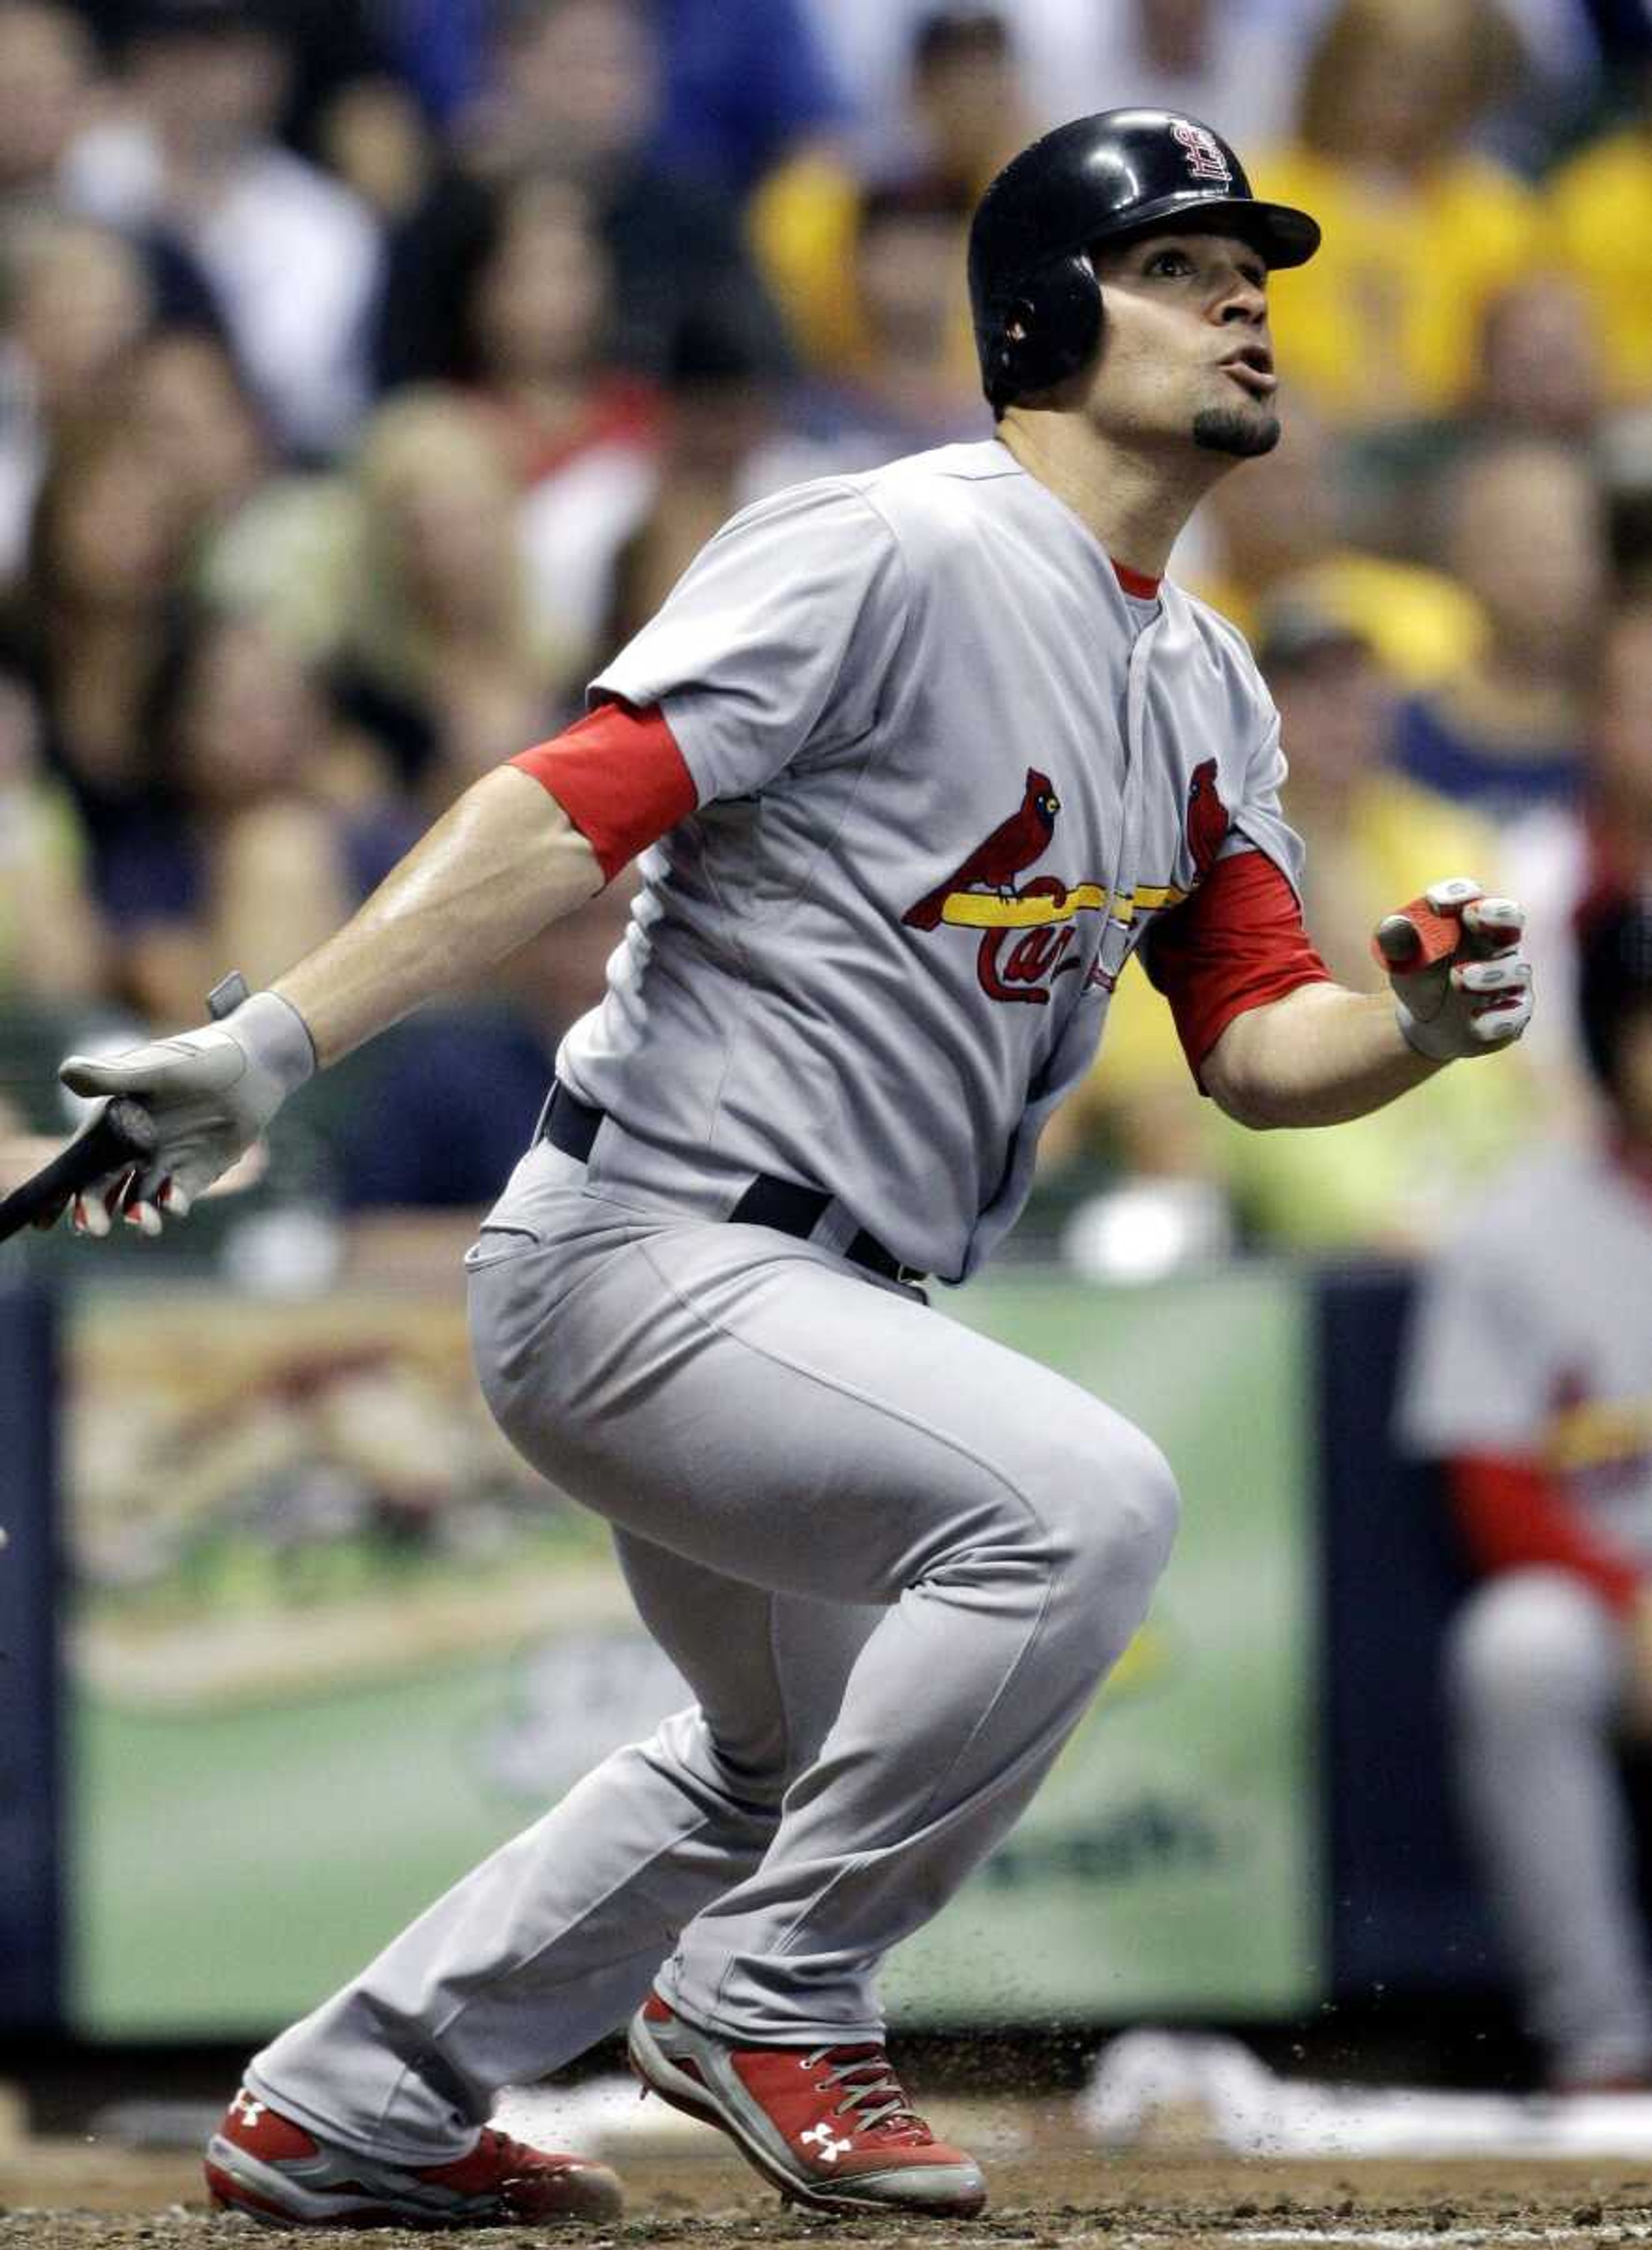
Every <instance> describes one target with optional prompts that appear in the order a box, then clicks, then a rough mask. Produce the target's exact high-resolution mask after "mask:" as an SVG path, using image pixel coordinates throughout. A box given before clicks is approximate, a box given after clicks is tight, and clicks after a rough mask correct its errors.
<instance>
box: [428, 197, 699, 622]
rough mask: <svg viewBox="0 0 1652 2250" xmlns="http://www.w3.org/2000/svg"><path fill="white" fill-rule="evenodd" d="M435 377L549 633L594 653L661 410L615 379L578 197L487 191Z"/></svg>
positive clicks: (605, 282)
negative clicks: (450, 395)
mask: <svg viewBox="0 0 1652 2250" xmlns="http://www.w3.org/2000/svg"><path fill="white" fill-rule="evenodd" d="M486 196H487V203H486V207H485V209H483V210H479V217H485V220H486V224H479V226H478V227H477V229H476V231H475V234H474V236H473V240H472V242H471V245H470V251H469V256H468V259H467V264H466V267H465V269H464V270H462V271H460V272H456V273H454V275H453V321H452V327H451V331H450V334H449V335H448V337H447V339H446V343H447V349H446V359H445V362H444V364H443V367H442V369H441V372H442V373H443V375H444V376H446V377H447V378H448V379H450V380H452V381H453V382H454V383H461V384H463V385H465V386H466V387H467V390H469V392H470V395H471V396H472V397H473V399H474V400H475V401H476V403H477V405H478V407H479V409H480V411H481V412H482V415H483V417H484V418H485V419H486V420H487V422H488V424H490V426H491V427H492V429H493V431H494V435H495V437H496V438H497V439H498V440H499V443H500V445H501V448H502V449H503V451H504V453H505V455H506V458H507V459H508V461H509V464H510V466H511V468H512V471H513V473H514V474H515V478H516V480H517V482H518V484H519V485H520V486H521V487H522V490H523V492H524V493H525V494H526V495H529V504H528V506H527V507H526V510H525V512H524V517H523V525H524V532H525V535H526V537H527V539H528V542H529V549H530V552H531V554H532V556H533V563H534V569H535V573H536V578H537V580H538V581H539V583H543V585H545V586H547V587H549V588H554V589H555V590H556V602H557V615H558V620H559V623H561V624H562V625H563V626H564V628H565V630H566V631H567V632H569V633H570V635H571V636H572V637H574V638H577V639H579V640H581V641H584V642H586V643H590V642H591V641H593V640H594V638H595V635H596V632H597V630H598V625H600V622H601V619H602V617H603V613H604V611H605V607H606V604H607V599H608V592H609V585H610V578H611V573H612V564H613V556H614V552H615V550H616V549H617V548H618V547H619V543H620V542H621V541H622V540H623V539H624V538H625V537H626V535H627V534H628V533H629V532H630V531H631V530H632V528H634V526H635V524H636V522H637V520H638V517H639V514H640V512H641V510H642V508H643V507H646V504H647V500H648V496H649V494H650V493H651V492H652V491H653V483H654V475H655V460H656V458H657V455H658V452H659V449H660V433H661V422H662V418H663V416H664V412H665V406H666V402H665V398H664V396H663V394H662V392H661V390H660V386H659V385H658V384H657V383H654V382H653V381H652V380H651V379H650V378H648V377H647V376H641V375H638V374H633V373H630V372H627V371H626V370H625V369H620V368H618V367H616V366H615V365H614V364H613V363H612V359H611V357H610V355H609V346H610V340H611V338H612V333H613V327H614V312H615V307H614V302H613V276H612V266H611V263H610V259H609V256H608V252H607V249H606V247H605V245H604V243H603V241H602V239H601V237H600V236H599V235H598V232H597V231H596V229H595V225H594V217H593V213H592V211H591V200H590V197H588V196H587V195H586V193H585V192H584V190H583V189H581V188H580V187H578V186H577V185H576V184H575V183H573V182H572V181H567V180H558V179H554V178H547V177H545V176H543V175H540V174H532V173H530V174H528V175H526V176H523V177H522V179H520V180H516V181H513V182H509V183H501V185H499V186H497V187H490V188H489V189H488V190H487V191H486Z"/></svg>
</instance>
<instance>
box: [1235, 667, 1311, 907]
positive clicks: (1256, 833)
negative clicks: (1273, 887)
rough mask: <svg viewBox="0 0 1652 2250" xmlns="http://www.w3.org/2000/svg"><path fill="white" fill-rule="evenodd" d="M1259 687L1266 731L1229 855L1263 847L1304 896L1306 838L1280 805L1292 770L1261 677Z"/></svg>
mask: <svg viewBox="0 0 1652 2250" xmlns="http://www.w3.org/2000/svg"><path fill="white" fill-rule="evenodd" d="M1256 686H1257V691H1258V694H1260V696H1261V713H1260V719H1261V731H1260V734H1259V735H1258V738H1257V744H1256V748H1255V749H1254V750H1253V751H1252V753H1251V756H1250V758H1249V760H1248V763H1247V765H1246V768H1245V782H1244V791H1243V794H1242V796H1241V798H1240V802H1239V807H1238V810H1237V811H1235V812H1234V818H1233V826H1232V829H1231V831H1230V832H1229V835H1228V838H1227V843H1226V845H1224V846H1223V852H1224V854H1225V855H1226V856H1228V857H1232V856H1233V855H1234V853H1236V852H1244V851H1247V850H1255V851H1257V852H1261V853H1263V854H1264V855H1265V857H1267V858H1268V859H1271V860H1272V862H1273V864H1274V865H1275V867H1277V868H1278V870H1279V872H1280V873H1281V874H1282V876H1283V877H1284V879H1285V880H1286V881H1287V882H1288V883H1289V886H1290V887H1291V889H1292V890H1293V891H1294V892H1296V894H1297V895H1298V896H1299V897H1300V895H1301V893H1302V869H1303V845H1302V839H1301V837H1300V836H1298V835H1297V833H1296V830H1295V829H1294V828H1293V827H1292V826H1291V825H1290V823H1289V821H1288V820H1287V819H1286V818H1285V816H1284V814H1283V813H1282V811H1280V808H1279V792H1280V790H1281V789H1282V787H1283V785H1284V781H1285V776H1286V773H1287V770H1288V769H1287V766H1286V763H1285V751H1284V745H1283V743H1282V742H1281V740H1280V726H1279V714H1278V712H1277V711H1275V708H1274V704H1273V698H1272V697H1271V696H1270V695H1268V694H1267V691H1266V690H1265V689H1264V688H1262V687H1261V681H1260V680H1259V681H1258V682H1257V683H1256Z"/></svg>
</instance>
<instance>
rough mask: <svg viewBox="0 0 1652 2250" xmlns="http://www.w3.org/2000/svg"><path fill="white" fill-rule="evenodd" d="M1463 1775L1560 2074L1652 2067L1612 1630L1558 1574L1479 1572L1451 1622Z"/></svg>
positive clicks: (1619, 1667) (1501, 1907) (1532, 2013)
mask: <svg viewBox="0 0 1652 2250" xmlns="http://www.w3.org/2000/svg"><path fill="white" fill-rule="evenodd" d="M1446 1676H1447V1689H1448V1697H1449V1702H1450V1708H1451V1718H1452V1725H1453V1731H1454V1736H1455V1750H1456V1764H1457V1775H1458V1781H1459V1785H1460V1788H1461V1791H1462V1800H1463V1805H1464V1809H1465V1811H1466V1812H1467V1815H1468V1819H1469V1830H1470V1832H1471V1835H1472V1838H1473V1841H1474V1843H1475V1846H1476V1852H1477V1854H1478V1857H1479V1860H1480V1862H1481V1866H1482V1868H1483V1873H1484V1874H1485V1876H1486V1879H1487V1881H1488V1882H1489V1884H1490V1890H1491V1895H1492V1900H1493V1902H1494V1905H1495V1907H1496V1912H1497V1917H1498V1922H1499V1924H1500V1926H1501V1929H1502V1930H1503V1936H1504V1938H1505V1940H1506V1942H1507V1943H1508V1946H1509V1949H1510V1954H1511V1956H1512V1959H1513V1963H1514V1967H1515V1970H1516V1972H1517V1976H1518V1977H1519V1979H1520V1984H1521V1988H1522V1993H1523V1997H1524V2003H1525V2012H1526V2017H1527V2020H1528V2026H1529V2028H1530V2029H1531V2032H1532V2033H1534V2035H1535V2036H1536V2037H1537V2038H1538V2039H1540V2040H1541V2041H1542V2042H1543V2044H1544V2046H1545V2048H1546V2049H1547V2051H1548V2055H1549V2064H1550V2070H1551V2074H1552V2076H1553V2077H1554V2078H1555V2079H1556V2080H1557V2081H1565V2080H1576V2081H1587V2080H1592V2079H1600V2078H1610V2077H1614V2076H1620V2075H1631V2074H1640V2073H1642V2072H1645V2071H1646V2070H1647V2069H1649V2067H1652V1990H1649V1984H1648V1976H1647V1957H1646V1944H1645V1939H1644V1936H1643V1935H1642V1929H1641V1915H1640V1907H1639V1903H1638V1901H1637V1900H1636V1897H1635V1863H1634V1853H1633V1850H1632V1847H1631V1842H1630V1836H1629V1827H1628V1812H1627V1808H1626V1807H1625V1805H1624V1802H1623V1791H1622V1784H1621V1780H1620V1777H1619V1775H1618V1771H1617V1768H1616V1764H1615V1762H1614V1757H1613V1754H1612V1738H1613V1735H1614V1730H1615V1729H1616V1727H1617V1724H1618V1721H1619V1715H1620V1712H1621V1707H1622V1698H1623V1690H1624V1684H1625V1678H1626V1665H1625V1655H1624V1649H1623V1638H1622V1628H1621V1626H1620V1625H1619V1624H1618V1622H1617V1620H1616V1619H1615V1618H1614V1617H1613V1616H1612V1614H1611V1612H1609V1611H1608V1610H1607V1607H1606V1606H1605V1605H1604V1604H1603V1603H1602V1602H1600V1600H1599V1599H1597V1598H1596V1597H1595V1596H1594V1595H1593V1593H1591V1592H1590V1591H1589V1589H1588V1588H1587V1587H1586V1586H1585V1585H1584V1584H1581V1582H1580V1581H1579V1579H1577V1578H1575V1577H1573V1576H1572V1575H1571V1574H1570V1573H1569V1572H1567V1571H1565V1570H1510V1571H1508V1572H1506V1573H1503V1574H1501V1575H1499V1576H1497V1577H1493V1578H1490V1579H1488V1580H1487V1581H1486V1582H1485V1584H1483V1585H1482V1586H1481V1587H1480V1588H1479V1589H1478V1590H1477V1591H1476V1592H1475V1593H1474V1594H1473V1595H1472V1596H1470V1598H1469V1600H1468V1601H1467V1602H1466V1603H1465V1604H1464V1605H1463V1607H1462V1610H1461V1611H1459V1612H1458V1614H1457V1616H1456V1618H1455V1619H1454V1620H1453V1624H1452V1628H1451V1635H1450V1639H1449V1641H1448V1646H1447V1674H1446Z"/></svg>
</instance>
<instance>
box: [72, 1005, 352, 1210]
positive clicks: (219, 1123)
mask: <svg viewBox="0 0 1652 2250" xmlns="http://www.w3.org/2000/svg"><path fill="white" fill-rule="evenodd" d="M314 1070H315V1048H314V1046H312V1045H311V1043H310V1035H309V1032H308V1028H307V1027H306V1025H305V1022H304V1018H302V1017H301V1015H300V1014H299V1012H298V1011H297V1009H296V1008H294V1007H292V1006H290V1005H289V1004H287V1001H285V1000H283V999H282V998H280V996H279V995H278V994H276V993H274V992H254V993H253V994H252V997H251V998H250V999H248V1000H244V1001H243V1002H242V1003H241V1004H240V1006H239V1007H238V1008H237V1009H236V1010H235V1011H233V1013H232V1014H231V1015H228V1016H225V1018H224V1019H223V1020H222V1022H220V1023H213V1024H206V1025H203V1026H202V1028H201V1029H200V1030H199V1031H197V1032H179V1034H178V1035H177V1037H176V1039H156V1040H153V1041H151V1042H150V1044H149V1046H141V1047H128V1050H127V1051H126V1053H124V1054H118V1055H111V1056H109V1057H107V1058H106V1059H101V1060H100V1059H98V1058H97V1057H95V1056H93V1055H79V1054H75V1055H70V1056H69V1057H68V1059H67V1060H66V1062H65V1063H64V1064H63V1066H62V1068H61V1069H60V1070H59V1073H58V1075H59V1078H60V1079H61V1080H63V1083H64V1084H65V1085H66V1087H69V1088H70V1089H71V1091H72V1092H73V1093H75V1094H106V1095H107V1096H108V1097H109V1098H110V1099H113V1098H114V1096H115V1095H117V1094H128V1095H130V1096H131V1097H132V1098H133V1099H134V1100H135V1101H140V1102H142V1105H143V1107H144V1108H145V1109H147V1110H148V1111H149V1115H150V1116H151V1117H152V1118H153V1119H154V1120H155V1123H156V1131H157V1135H158V1139H157V1142H156V1150H155V1155H154V1157H153V1159H152V1161H151V1162H150V1163H149V1164H147V1165H146V1166H144V1167H143V1168H142V1170H137V1171H133V1170H128V1171H124V1172H112V1173H110V1174H109V1176H108V1177H107V1178H106V1179H102V1180H95V1181H93V1183H92V1184H91V1185H90V1186H88V1187H87V1188H86V1190H85V1191H83V1192H82V1193H81V1194H80V1195H79V1197H76V1199H75V1204H74V1218H73V1225H74V1230H75V1232H76V1233H77V1234H93V1235H98V1236H102V1235H106V1234H107V1232H109V1229H110V1226H111V1225H112V1224H113V1223H114V1215H115V1213H116V1211H120V1212H121V1213H122V1214H123V1215H124V1217H125V1218H126V1219H127V1221H128V1224H129V1225H134V1226H137V1227H141V1228H142V1231H143V1232H144V1233H145V1234H158V1233H159V1232H161V1216H162V1212H164V1213H165V1214H166V1216H167V1217H168V1218H187V1217H188V1216H189V1212H190V1206H191V1205H192V1204H194V1202H195V1200H196V1198H197V1196H199V1195H201V1194H203V1193H204V1191H205V1190H206V1189H208V1188H209V1187H211V1184H212V1183H213V1181H214V1180H215V1179H217V1178H218V1176H219V1175H220V1173H223V1172H226V1171H228V1170H229V1168H230V1166H231V1165H232V1164H233V1163H236V1162H237V1161H238V1158H240V1157H241V1156H244V1155H245V1153H246V1151H247V1149H250V1148H251V1147H252V1143H253V1142H255V1141H256V1140H257V1139H258V1138H259V1135H261V1134H262V1132H263V1131H264V1128H265V1127H266V1125H267V1124H268V1123H269V1122H270V1120H271V1118H272V1117H273V1116H274V1115H275V1113H276V1111H277V1110H278V1109H279V1108H280V1106H281V1104H282V1102H284V1101H286V1099H287V1095H288V1094H291V1093H292V1092H293V1091H294V1088H295V1087H300V1086H302V1085H303V1083H304V1081H305V1080H306V1079H307V1078H308V1077H309V1076H310V1074H311V1073H312V1072H313V1071H314Z"/></svg>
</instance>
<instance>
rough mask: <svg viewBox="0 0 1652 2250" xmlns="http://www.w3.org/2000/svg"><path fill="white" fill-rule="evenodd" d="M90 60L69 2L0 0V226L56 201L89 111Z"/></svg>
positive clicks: (89, 45)
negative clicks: (68, 156) (72, 147)
mask: <svg viewBox="0 0 1652 2250" xmlns="http://www.w3.org/2000/svg"><path fill="white" fill-rule="evenodd" d="M94 60H95V58H94V55H93V47H92V43H91V41H90V40H89V39H88V38H86V32H85V31H84V29H83V28H82V26H81V25H80V24H79V22H78V21H77V20H76V18H75V17H74V16H73V15H72V14H71V13H70V11H69V10H67V9H66V8H60V7H56V6H53V5H52V0H0V228H3V227H5V226H7V225H8V224H10V221H11V220H12V219H13V218H15V217H19V216H20V215H22V214H24V213H25V212H28V211H38V210H41V209H48V210H49V209H52V208H53V207H55V205H56V204H57V202H58V198H59V191H60V186H61V181H60V167H61V165H62V162H63V158H64V155H65V152H66V150H67V149H68V148H69V146H70V144H71V142H72V141H73V139H74V137H75V135H77V134H78V133H79V131H80V129H81V128H82V127H83V126H84V125H86V122H87V121H88V118H89V115H90V107H91V96H92V85H93V64H94Z"/></svg>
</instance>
